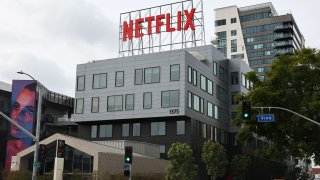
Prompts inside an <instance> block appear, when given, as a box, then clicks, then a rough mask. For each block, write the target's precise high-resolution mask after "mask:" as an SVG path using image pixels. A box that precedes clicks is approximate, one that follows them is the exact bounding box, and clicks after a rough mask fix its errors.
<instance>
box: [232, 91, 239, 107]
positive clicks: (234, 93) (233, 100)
mask: <svg viewBox="0 0 320 180" xmlns="http://www.w3.org/2000/svg"><path fill="white" fill-rule="evenodd" d="M238 93H239V92H231V104H232V105H236V104H239V101H238V100H237V99H236V96H237V95H238Z"/></svg>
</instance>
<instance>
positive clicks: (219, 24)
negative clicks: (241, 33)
mask: <svg viewBox="0 0 320 180" xmlns="http://www.w3.org/2000/svg"><path fill="white" fill-rule="evenodd" d="M234 23H237V18H231V19H230V24H234ZM226 24H227V20H226V19H220V20H216V21H215V26H223V25H226Z"/></svg>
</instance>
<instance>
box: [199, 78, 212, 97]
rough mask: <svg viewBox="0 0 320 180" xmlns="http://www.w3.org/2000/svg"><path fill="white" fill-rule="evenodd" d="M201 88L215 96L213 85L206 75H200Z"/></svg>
mask: <svg viewBox="0 0 320 180" xmlns="http://www.w3.org/2000/svg"><path fill="white" fill-rule="evenodd" d="M200 88H201V89H202V90H204V91H206V92H207V93H209V94H211V95H212V94H213V83H212V81H211V80H210V79H208V78H207V77H205V76H204V75H202V74H201V75H200Z"/></svg>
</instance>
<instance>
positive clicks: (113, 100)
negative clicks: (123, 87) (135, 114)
mask: <svg viewBox="0 0 320 180" xmlns="http://www.w3.org/2000/svg"><path fill="white" fill-rule="evenodd" d="M122 109H123V106H122V95H117V96H108V111H122Z"/></svg>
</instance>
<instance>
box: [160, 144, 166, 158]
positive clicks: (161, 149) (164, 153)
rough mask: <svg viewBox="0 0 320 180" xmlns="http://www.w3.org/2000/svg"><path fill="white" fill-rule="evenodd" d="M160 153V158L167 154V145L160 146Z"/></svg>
mask: <svg viewBox="0 0 320 180" xmlns="http://www.w3.org/2000/svg"><path fill="white" fill-rule="evenodd" d="M159 148H160V149H159V153H160V158H161V159H163V158H165V156H166V146H165V145H160V147H159Z"/></svg>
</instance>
